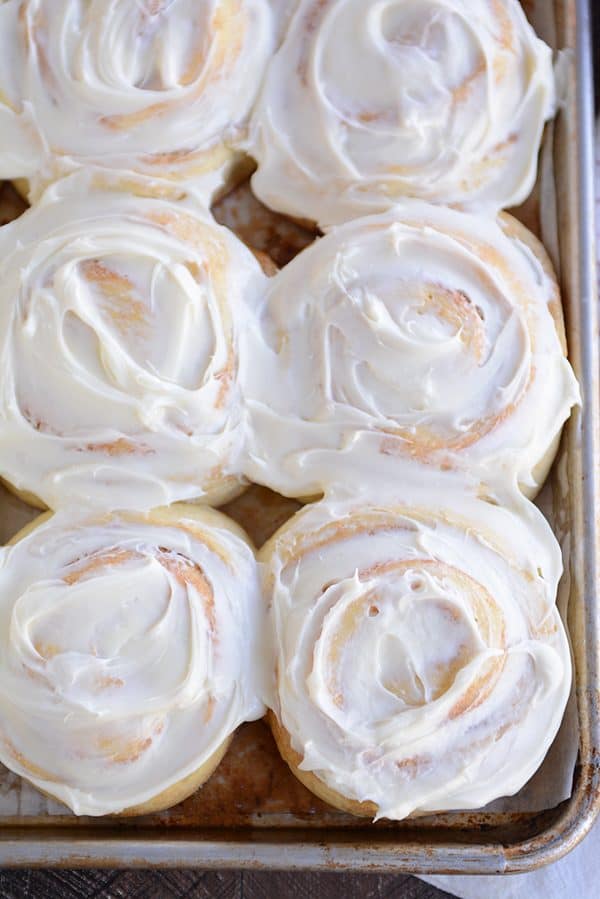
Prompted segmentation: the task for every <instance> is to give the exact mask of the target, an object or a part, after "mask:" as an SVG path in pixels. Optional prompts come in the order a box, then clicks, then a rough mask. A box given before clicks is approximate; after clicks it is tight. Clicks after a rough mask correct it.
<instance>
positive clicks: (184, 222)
mask: <svg viewBox="0 0 600 899" xmlns="http://www.w3.org/2000/svg"><path fill="white" fill-rule="evenodd" d="M96 182H97V177H96V175H88V174H86V175H85V177H82V176H81V173H79V174H77V175H75V176H72V177H71V178H70V179H66V181H64V182H63V183H60V184H56V185H54V186H53V187H51V188H49V189H48V191H47V192H46V193H45V195H44V197H43V198H42V200H41V201H40V203H39V204H36V205H35V206H34V207H32V209H31V210H30V211H28V212H27V213H25V215H23V216H22V217H21V218H20V219H18V220H17V221H16V222H14V223H12V224H11V225H8V226H7V227H6V228H4V229H3V230H2V232H1V233H0V257H1V258H0V330H1V335H2V336H1V338H0V360H1V368H2V386H1V388H0V474H2V476H3V477H5V478H6V480H7V481H8V482H9V483H10V484H12V485H14V486H16V487H17V488H18V489H20V490H23V491H26V492H27V493H28V494H32V495H33V497H34V501H35V498H37V499H38V500H41V501H42V502H43V503H45V504H46V505H48V506H49V507H50V508H56V507H58V506H60V505H64V504H66V503H68V502H71V501H73V502H86V503H93V504H102V505H103V506H104V507H105V508H136V509H137V508H145V509H148V508H152V507H153V506H156V505H161V504H165V503H169V502H172V501H174V500H182V499H190V498H195V497H201V498H202V499H203V500H204V501H206V502H211V503H214V504H218V503H219V502H223V501H225V499H227V498H228V497H230V496H231V495H233V493H235V492H236V491H239V489H240V488H239V484H240V474H239V464H238V457H239V453H240V452H241V448H242V444H243V422H242V410H241V395H240V387H239V382H238V335H239V332H240V330H241V329H243V327H244V322H245V315H246V308H247V304H249V303H250V300H251V298H252V297H253V296H254V294H255V293H256V292H258V293H260V292H261V291H262V290H263V283H264V281H265V280H266V278H265V276H264V275H263V273H262V271H261V269H260V266H259V264H258V262H257V261H256V259H255V258H254V256H253V255H252V254H251V253H250V251H249V250H247V249H246V247H245V246H244V245H243V244H242V243H241V242H240V241H239V240H237V238H236V237H235V236H234V235H233V234H231V233H230V232H229V231H227V229H225V228H222V227H221V226H219V225H217V224H216V223H215V222H214V221H213V220H212V218H211V217H210V216H209V215H208V213H206V212H204V211H203V210H202V208H201V207H200V206H198V205H197V204H196V202H195V201H193V200H192V199H189V198H188V199H187V200H186V199H181V200H175V199H170V198H168V197H163V198H158V197H153V196H144V195H140V194H134V193H132V192H130V191H127V190H126V189H119V187H120V185H119V184H118V183H117V182H114V183H113V182H112V181H110V183H108V184H106V183H104V184H103V183H102V182H99V183H96ZM128 184H129V186H130V188H131V190H133V189H134V187H135V183H133V182H128ZM145 186H147V185H145V184H142V182H140V183H139V184H138V187H139V189H140V190H141V189H142V187H145ZM30 500H31V497H30Z"/></svg>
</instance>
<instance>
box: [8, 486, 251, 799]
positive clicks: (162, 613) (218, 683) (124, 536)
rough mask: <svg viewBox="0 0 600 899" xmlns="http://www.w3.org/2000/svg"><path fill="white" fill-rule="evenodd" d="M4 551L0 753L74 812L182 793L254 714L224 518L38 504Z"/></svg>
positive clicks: (239, 560) (247, 642)
mask: <svg viewBox="0 0 600 899" xmlns="http://www.w3.org/2000/svg"><path fill="white" fill-rule="evenodd" d="M11 544H12V545H9V546H7V547H6V548H4V549H2V550H0V557H1V564H0V617H1V622H2V627H1V633H2V637H1V640H2V653H1V657H2V661H1V662H0V666H1V669H2V672H1V673H2V676H1V677H0V759H1V760H2V762H3V763H4V764H5V765H6V766H7V767H8V768H10V769H11V770H12V771H13V772H15V773H17V774H19V775H21V776H22V777H24V778H26V779H27V780H29V781H31V783H33V784H34V785H35V786H36V787H37V788H38V789H40V790H42V791H43V792H44V793H46V794H48V795H51V796H53V797H55V798H57V799H59V800H61V801H62V802H64V803H66V805H68V806H69V807H70V808H71V809H72V810H73V811H74V812H75V813H77V814H81V815H83V814H85V815H105V814H114V813H126V814H142V813H147V812H151V811H158V810H159V809H162V808H167V807H169V806H171V805H173V804H175V803H177V802H179V801H181V800H182V799H184V798H185V797H186V796H188V795H190V794H191V793H192V792H193V791H194V790H195V789H197V787H199V786H200V785H201V784H202V783H203V782H204V781H205V780H206V779H207V778H208V777H209V775H210V774H211V773H212V771H213V770H214V769H215V768H216V766H217V765H218V763H219V761H220V759H221V758H222V756H223V755H224V753H225V751H226V749H227V746H228V744H229V740H230V738H231V736H232V734H233V731H234V730H235V728H236V727H237V726H238V725H239V724H240V723H241V722H242V721H246V720H251V719H255V718H259V717H260V716H261V714H262V712H263V706H262V692H263V690H264V676H263V675H262V674H261V669H260V666H261V664H263V661H262V660H263V657H264V654H263V652H262V651H261V649H260V645H261V643H260V641H261V640H262V639H263V638H262V634H263V633H264V625H263V621H262V614H263V613H262V602H261V599H260V587H259V581H258V573H257V567H256V561H255V557H254V553H253V550H252V548H251V547H250V545H249V543H248V541H247V538H246V537H245V535H244V533H243V531H242V530H241V529H240V528H238V527H237V525H235V524H234V523H233V522H231V521H230V520H229V519H227V518H226V517H225V516H224V515H222V514H220V513H218V512H215V511H213V510H211V509H206V508H202V507H195V506H186V505H184V504H181V505H175V506H172V507H170V508H168V509H158V510H155V511H153V512H150V513H147V514H134V513H125V512H120V513H113V514H110V515H106V516H93V515H90V514H81V513H73V512H67V511H62V512H59V513H57V514H56V515H53V516H50V515H49V513H48V514H46V515H43V516H41V517H40V518H38V519H37V520H36V521H35V522H33V523H32V525H29V526H28V527H27V528H25V529H24V530H23V531H22V532H21V533H20V534H19V535H17V537H16V538H14V540H13V541H11Z"/></svg>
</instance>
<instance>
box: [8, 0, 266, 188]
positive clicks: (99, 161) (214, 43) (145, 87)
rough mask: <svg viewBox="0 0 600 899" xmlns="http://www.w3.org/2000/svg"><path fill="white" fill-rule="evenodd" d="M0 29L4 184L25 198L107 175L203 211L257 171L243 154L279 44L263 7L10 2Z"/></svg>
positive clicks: (156, 0) (113, 0)
mask: <svg viewBox="0 0 600 899" xmlns="http://www.w3.org/2000/svg"><path fill="white" fill-rule="evenodd" d="M0 26H1V27H0V35H1V38H0V43H1V46H2V53H1V54H0V58H1V62H0V100H1V102H0V124H1V125H2V128H1V129H0V176H2V177H5V178H14V179H18V178H20V179H22V180H21V182H19V183H20V184H21V185H22V186H23V185H25V184H26V190H27V193H28V195H29V196H30V197H33V198H35V197H37V196H39V194H40V191H41V189H42V188H43V187H44V186H45V185H47V184H48V183H50V182H52V181H54V180H56V179H57V178H58V177H61V176H63V175H64V174H67V173H69V172H71V171H73V170H74V169H77V168H81V167H89V166H93V165H101V166H105V167H106V168H109V169H113V170H119V171H134V172H138V173H140V174H143V175H147V176H149V177H151V178H163V179H167V180H171V181H174V182H178V183H184V182H185V183H187V184H193V185H194V186H195V188H196V189H198V190H199V191H202V193H203V194H204V196H205V197H206V199H207V201H208V200H210V199H211V197H214V196H215V195H217V194H218V193H219V192H221V191H222V190H223V189H225V188H227V187H229V186H231V184H232V183H235V181H236V180H240V178H241V177H243V175H244V174H249V171H251V168H252V162H251V160H249V159H248V157H247V156H246V155H245V154H244V152H243V150H242V144H243V143H244V141H245V139H246V135H247V121H248V116H249V113H250V110H251V108H252V105H253V103H254V100H255V98H256V95H257V92H258V89H259V86H260V83H261V80H262V77H263V74H264V70H265V66H266V63H267V60H268V58H269V56H270V54H271V53H272V51H273V48H274V45H275V41H276V30H277V29H276V23H275V21H274V12H273V10H272V9H271V7H270V4H269V3H268V2H267V0H153V2H152V3H131V2H130V0H110V2H105V0H92V2H90V3H86V4H81V3H79V2H78V0H53V2H52V3H51V4H50V5H48V4H47V3H45V2H40V0H9V2H6V3H3V4H1V8H0ZM21 189H23V188H21Z"/></svg>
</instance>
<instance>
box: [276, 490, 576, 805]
mask: <svg viewBox="0 0 600 899" xmlns="http://www.w3.org/2000/svg"><path fill="white" fill-rule="evenodd" d="M423 493H424V494H425V497H424V498H423V497H421V498H420V499H419V500H418V501H416V500H415V499H414V498H411V499H409V500H407V501H406V502H404V501H403V503H402V504H400V503H399V504H397V505H391V504H389V503H388V504H386V505H383V506H382V505H377V504H376V503H373V502H369V501H363V502H358V501H357V500H356V499H355V500H354V501H352V502H347V501H344V502H321V503H317V504H314V505H311V506H307V507H305V509H303V510H302V511H301V512H299V513H298V514H297V515H296V516H295V517H294V518H293V519H292V520H291V522H289V523H288V524H287V525H284V527H283V528H282V529H281V530H280V531H279V532H278V533H277V534H276V535H275V536H274V537H273V538H272V539H271V540H270V541H269V543H267V544H266V545H265V547H264V548H263V550H261V552H260V553H259V559H262V561H263V562H264V563H265V566H266V575H265V584H266V594H267V599H268V600H269V601H270V603H271V613H270V614H271V620H272V631H273V639H274V642H275V647H276V650H275V652H276V658H277V661H276V675H275V678H276V686H275V689H274V697H273V699H272V700H271V702H270V705H271V707H272V709H273V710H274V714H272V716H271V723H272V727H273V732H274V735H275V738H276V740H277V743H278V746H279V749H280V751H281V753H282V755H283V757H284V758H285V759H286V761H287V762H288V764H289V765H290V767H291V768H292V770H293V772H294V773H295V774H296V776H297V777H298V778H299V779H300V780H301V781H302V782H303V783H304V784H305V785H306V786H307V787H308V788H309V789H311V790H312V791H313V792H314V793H316V794H317V795H318V796H320V797H321V798H322V799H325V800H326V801H327V802H329V803H330V804H332V805H334V806H336V807H339V808H341V809H343V810H345V811H349V812H352V813H353V814H358V815H367V816H369V817H376V818H380V817H386V818H392V819H401V818H404V817H406V816H407V815H411V814H414V813H424V812H429V811H436V810H440V811H441V810H450V809H462V808H478V807H481V806H483V805H485V804H486V803H488V802H490V801H491V800H493V799H495V798H498V797H501V796H505V795H512V794H513V793H515V792H516V791H518V790H519V789H520V788H521V787H522V786H523V785H524V784H525V782H526V781H527V780H528V778H529V777H531V775H532V774H533V773H534V772H535V770H536V769H537V767H538V766H539V765H540V763H541V761H542V759H543V758H544V756H545V754H546V752H547V750H548V748H549V746H550V743H551V742H552V740H553V738H554V736H555V734H556V732H557V729H558V727H559V724H560V721H561V718H562V715H563V712H564V709H565V705H566V702H567V698H568V694H569V688H570V679H571V664H570V655H569V647H568V643H567V638H566V635H565V632H564V629H563V626H562V623H561V620H560V618H559V616H558V613H557V611H556V608H555V605H554V598H555V595H556V587H557V582H558V578H559V576H560V570H561V564H560V551H559V549H558V545H557V544H556V542H555V541H554V538H553V536H552V533H551V532H550V530H549V528H548V527H547V525H546V522H545V521H544V520H543V519H542V516H541V515H540V513H538V512H537V509H535V507H533V506H529V508H526V507H525V505H524V508H523V513H522V514H523V515H526V516H527V518H528V519H529V520H528V521H526V520H525V519H524V517H522V515H521V513H520V512H518V511H516V510H515V511H509V510H508V509H502V508H499V507H496V506H492V505H489V504H488V503H484V502H481V501H475V500H472V501H470V500H469V499H468V497H467V496H466V495H465V493H464V491H462V492H460V493H459V494H457V495H456V496H454V497H453V496H452V495H451V494H450V493H448V492H447V493H446V494H445V495H444V498H443V502H444V506H440V504H439V502H438V501H437V499H436V497H435V491H431V490H429V489H427V490H424V491H423ZM432 494H433V495H432ZM527 505H528V504H527ZM455 508H460V509H461V514H460V515H459V514H458V513H455V512H454V511H450V509H455Z"/></svg>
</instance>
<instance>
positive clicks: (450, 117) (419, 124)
mask: <svg viewBox="0 0 600 899" xmlns="http://www.w3.org/2000/svg"><path fill="white" fill-rule="evenodd" d="M553 110H554V81H553V70H552V56H551V50H550V48H549V47H548V46H547V45H546V44H544V43H543V41H541V40H539V39H538V38H537V37H536V35H535V33H534V31H533V29H532V28H531V26H530V25H529V23H528V22H527V19H526V17H525V14H524V12H523V10H522V8H521V5H520V3H519V2H518V0H468V2H467V0H374V2H370V3H365V2H364V0H300V2H299V3H298V6H297V9H296V12H295V15H294V18H293V19H292V21H291V24H290V27H289V29H288V31H287V35H286V38H285V41H284V42H283V44H282V46H281V48H280V50H279V51H278V52H277V54H276V55H275V57H274V59H273V60H272V61H271V63H270V65H269V68H268V73H267V77H266V79H265V83H264V86H263V89H262V91H261V95H260V98H259V101H258V103H257V106H256V109H255V112H254V116H253V126H252V131H251V152H252V153H253V155H254V156H255V157H256V159H257V160H258V171H257V172H256V174H255V175H254V177H253V181H252V184H253V189H254V191H255V193H256V194H257V196H258V197H259V198H260V199H261V200H262V201H263V202H264V203H266V204H267V205H268V206H271V207H272V208H274V209H277V210H279V211H281V212H285V213H287V214H288V215H291V216H294V217H298V218H303V219H309V220H312V221H316V222H318V223H319V224H320V225H321V226H323V225H331V224H336V223H339V222H342V221H346V220H348V219H351V218H357V217H358V216H361V215H365V214H368V213H370V212H376V211H382V210H384V209H386V208H387V207H389V206H390V205H391V203H393V202H394V200H396V199H398V198H400V197H402V196H412V197H419V198H421V199H427V200H432V201H435V202H440V203H448V204H462V205H465V206H468V207H471V208H478V209H486V210H488V211H491V212H492V213H494V212H497V211H498V210H499V209H501V208H506V207H508V206H512V205H516V204H517V203H520V202H522V201H523V200H524V199H525V197H526V196H527V195H528V194H529V192H530V190H531V188H532V186H533V183H534V180H535V173H536V165H537V151H538V148H539V144H540V139H541V135H542V130H543V126H544V122H545V120H546V119H548V118H549V117H550V116H551V115H552V114H553Z"/></svg>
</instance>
